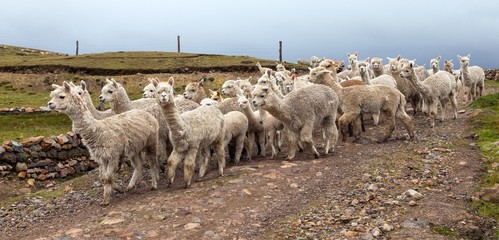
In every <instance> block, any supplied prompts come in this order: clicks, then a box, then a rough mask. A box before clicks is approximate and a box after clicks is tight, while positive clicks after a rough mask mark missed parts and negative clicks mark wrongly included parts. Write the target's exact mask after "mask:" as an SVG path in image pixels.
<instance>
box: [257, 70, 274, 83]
mask: <svg viewBox="0 0 499 240" xmlns="http://www.w3.org/2000/svg"><path fill="white" fill-rule="evenodd" d="M257 84H258V85H265V86H271V85H272V84H277V83H276V78H275V77H274V76H272V72H271V71H267V72H265V74H263V75H262V76H261V77H260V78H259V79H258V81H257Z"/></svg>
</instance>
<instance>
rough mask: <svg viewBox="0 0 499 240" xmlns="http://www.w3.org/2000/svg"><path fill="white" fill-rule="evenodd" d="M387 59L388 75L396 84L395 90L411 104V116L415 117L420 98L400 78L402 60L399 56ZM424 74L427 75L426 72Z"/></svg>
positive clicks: (403, 79)
mask: <svg viewBox="0 0 499 240" xmlns="http://www.w3.org/2000/svg"><path fill="white" fill-rule="evenodd" d="M387 59H388V60H389V63H388V66H389V69H390V74H391V75H392V77H393V78H394V79H395V81H396V82H397V89H398V90H399V91H400V92H401V93H402V94H404V96H405V99H407V101H409V102H410V103H411V106H412V110H413V115H416V112H417V111H418V110H419V109H420V108H421V99H422V97H421V95H420V94H419V93H418V91H416V88H414V86H413V85H412V84H411V82H410V81H409V80H407V79H405V78H403V77H400V69H401V67H402V63H403V62H404V60H402V58H401V57H400V55H399V56H398V57H396V58H389V57H387ZM425 72H426V73H428V72H427V71H426V70H425Z"/></svg>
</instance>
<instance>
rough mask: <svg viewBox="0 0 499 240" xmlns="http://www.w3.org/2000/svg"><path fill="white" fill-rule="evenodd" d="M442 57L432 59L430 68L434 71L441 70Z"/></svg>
mask: <svg viewBox="0 0 499 240" xmlns="http://www.w3.org/2000/svg"><path fill="white" fill-rule="evenodd" d="M440 58H441V57H440V56H438V57H436V58H432V59H431V60H430V67H431V68H432V69H440Z"/></svg>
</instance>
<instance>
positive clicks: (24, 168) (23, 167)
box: [16, 162, 28, 172]
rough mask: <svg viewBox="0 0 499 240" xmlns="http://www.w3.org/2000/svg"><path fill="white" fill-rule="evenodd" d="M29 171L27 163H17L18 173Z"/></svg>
mask: <svg viewBox="0 0 499 240" xmlns="http://www.w3.org/2000/svg"><path fill="white" fill-rule="evenodd" d="M27 170H28V165H26V163H21V162H18V163H16V171H18V172H21V171H27Z"/></svg>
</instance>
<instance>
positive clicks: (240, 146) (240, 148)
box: [234, 134, 246, 164]
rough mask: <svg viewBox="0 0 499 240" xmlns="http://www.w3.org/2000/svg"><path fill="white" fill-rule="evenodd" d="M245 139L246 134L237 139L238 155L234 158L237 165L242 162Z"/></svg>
mask: <svg viewBox="0 0 499 240" xmlns="http://www.w3.org/2000/svg"><path fill="white" fill-rule="evenodd" d="M245 138H246V137H245V136H244V134H240V135H239V136H237V137H236V153H235V156H234V162H235V163H236V164H237V163H239V161H240V160H241V153H242V152H243V148H244V139H245Z"/></svg>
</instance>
